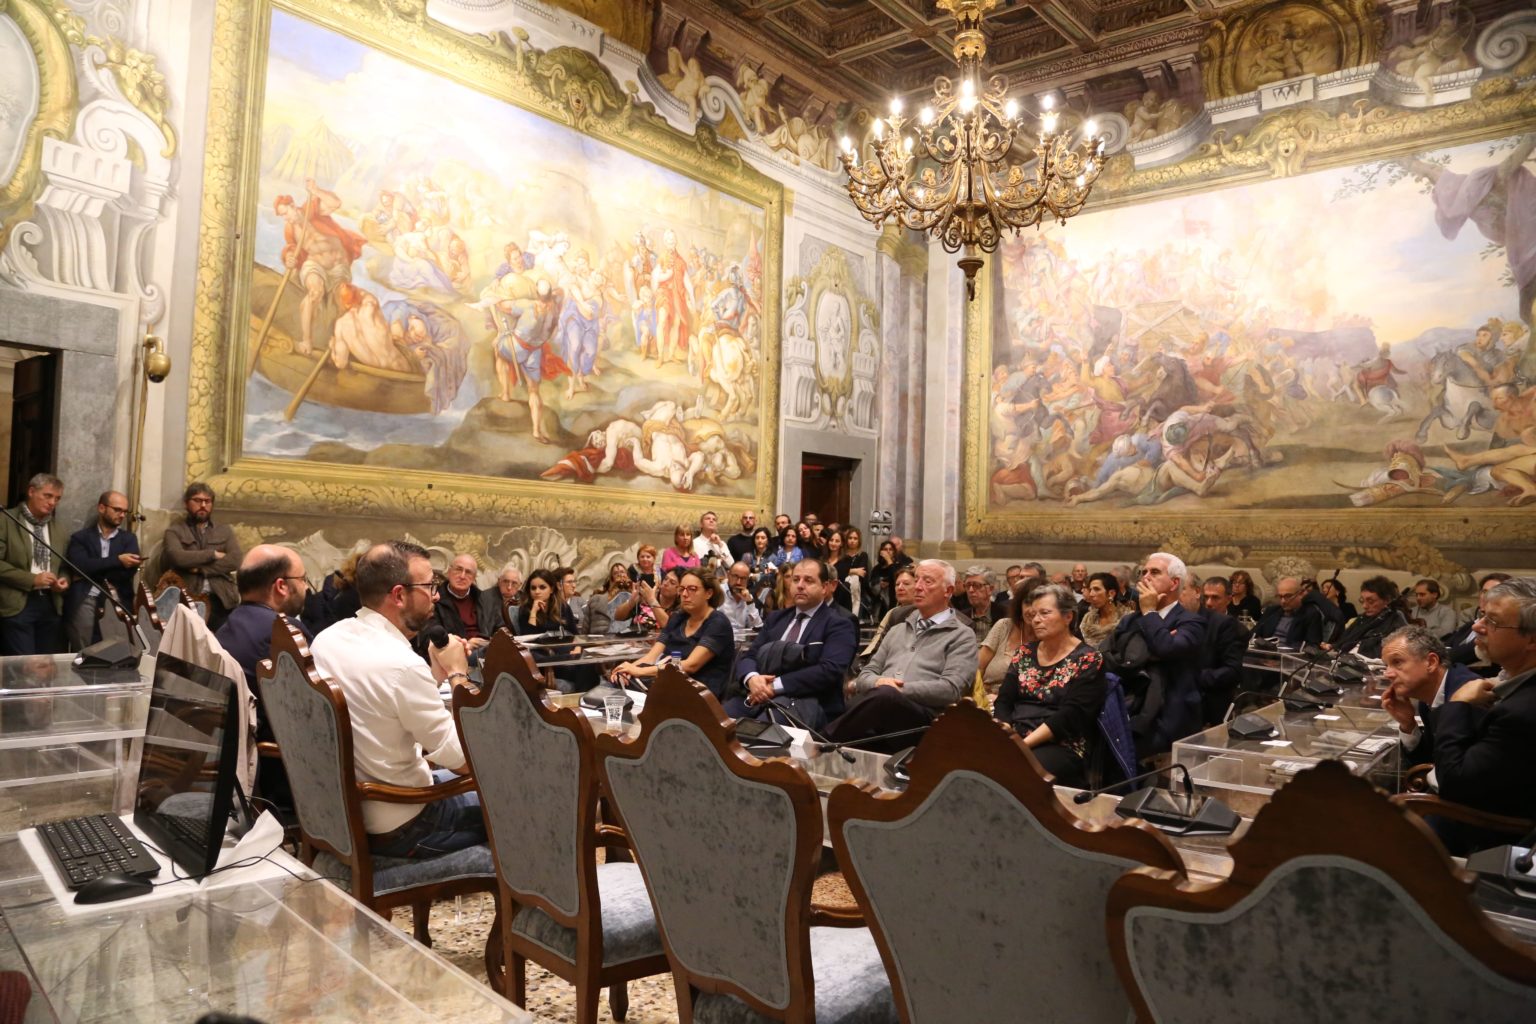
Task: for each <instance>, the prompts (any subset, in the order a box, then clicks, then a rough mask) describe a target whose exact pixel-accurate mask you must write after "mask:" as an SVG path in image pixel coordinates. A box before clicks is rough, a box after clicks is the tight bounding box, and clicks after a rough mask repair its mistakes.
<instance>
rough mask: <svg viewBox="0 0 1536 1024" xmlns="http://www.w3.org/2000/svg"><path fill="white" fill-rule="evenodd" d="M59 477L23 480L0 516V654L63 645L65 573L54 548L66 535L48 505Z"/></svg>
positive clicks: (53, 503) (49, 650)
mask: <svg viewBox="0 0 1536 1024" xmlns="http://www.w3.org/2000/svg"><path fill="white" fill-rule="evenodd" d="M62 497H64V482H63V481H62V480H60V479H59V478H58V477H56V476H53V475H52V474H50V473H39V474H37V475H36V476H34V477H33V478H32V479H31V480H30V481H28V482H27V500H26V501H23V502H22V503H21V504H20V505H17V506H16V507H15V508H14V509H12V510H11V514H12V515H14V516H15V517H16V519H17V520H20V522H19V523H18V522H15V521H13V520H11V519H9V518H5V517H0V654H5V655H9V656H16V655H24V654H56V653H58V652H59V651H61V650H63V646H62V643H61V641H62V623H63V616H62V613H63V607H64V591H66V590H68V589H69V577H67V576H65V575H64V574H63V572H62V568H63V566H62V565H61V560H60V558H59V556H58V555H57V554H55V553H54V552H53V551H50V550H49V548H50V547H52V548H54V549H58V548H61V547H63V545H64V542H65V540H66V539H67V535H66V534H65V533H64V531H63V530H62V529H60V528H59V527H58V526H57V525H56V524H55V523H54V521H53V520H54V516H53V511H54V509H56V508H58V506H59V499H60V498H62Z"/></svg>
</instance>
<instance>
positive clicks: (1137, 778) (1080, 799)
mask: <svg viewBox="0 0 1536 1024" xmlns="http://www.w3.org/2000/svg"><path fill="white" fill-rule="evenodd" d="M1174 771H1177V772H1178V773H1179V774H1180V776H1181V777H1182V778H1183V780H1184V793H1185V795H1186V796H1188V797H1193V796H1194V795H1195V784H1194V783H1193V782H1192V781H1190V778H1189V769H1188V768H1187V767H1185V766H1184V764H1182V763H1181V762H1179V761H1173V762H1171V763H1169V764H1166V765H1164V766H1163V767H1161V768H1154V769H1152V770H1151V771H1150V772H1142V773H1141V774H1140V775H1132V776H1131V777H1130V778H1128V779H1121V780H1120V781H1119V782H1112V783H1110V784H1109V785H1108V786H1100V787H1099V788H1098V789H1085V790H1083V791H1082V792H1081V793H1077V794H1075V795H1074V796H1073V797H1072V802H1073V803H1074V804H1086V803H1088V802H1089V801H1090V800H1093V799H1094V798H1095V797H1098V796H1102V795H1103V794H1105V793H1111V792H1114V791H1115V790H1117V789H1119V788H1120V787H1121V786H1129V785H1130V784H1131V783H1133V782H1145V781H1146V780H1147V779H1153V778H1156V777H1157V776H1159V775H1167V774H1169V773H1171V772H1174Z"/></svg>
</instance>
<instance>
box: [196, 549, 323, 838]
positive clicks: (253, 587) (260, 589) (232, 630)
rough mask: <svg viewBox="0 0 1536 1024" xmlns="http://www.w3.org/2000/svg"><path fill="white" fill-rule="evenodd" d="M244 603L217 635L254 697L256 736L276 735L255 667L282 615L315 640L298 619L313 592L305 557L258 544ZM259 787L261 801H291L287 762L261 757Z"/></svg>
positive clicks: (246, 567)
mask: <svg viewBox="0 0 1536 1024" xmlns="http://www.w3.org/2000/svg"><path fill="white" fill-rule="evenodd" d="M239 581H240V603H239V604H238V605H236V606H235V607H234V609H233V610H232V611H230V613H229V617H228V618H226V619H225V620H224V624H223V625H221V626H220V627H219V630H218V632H217V633H216V634H214V636H215V637H216V638H217V639H218V641H219V644H220V645H221V646H222V647H223V648H224V650H226V651H228V652H229V654H230V656H232V657H233V658H234V659H235V660H236V661H238V662H239V663H240V667H241V668H242V669H244V670H245V681H246V683H247V684H248V685H249V686H250V688H251V693H252V694H253V695H254V696H255V698H256V739H257V740H259V741H267V740H275V739H276V737H275V736H273V734H272V725H271V723H270V722H269V721H268V719H267V716H266V715H265V714H264V713H262V710H261V684H260V683H259V682H258V681H257V679H256V666H257V665H259V664H261V663H262V662H263V661H265V660H266V658H267V656H268V655H269V654H270V653H271V650H272V624H273V623H274V622H276V621H277V619H278V617H279V616H281V617H282V618H283V619H284V620H285V621H286V622H288V623H289V624H290V625H293V626H297V627H299V629H301V630H303V632H304V636H305V638H306V639H313V637H312V636H311V634H310V631H309V627H307V626H305V625H304V624H303V623H302V622H301V621H300V619H299V615H300V613H301V612H303V610H304V599H305V598H306V597H308V596H309V580H308V579H306V578H305V575H304V560H303V559H302V558H300V557H299V553H298V552H297V551H294V550H292V549H290V548H285V547H280V546H278V545H276V544H258V545H257V546H256V547H254V548H251V550H250V551H248V552H246V554H245V557H244V558H242V559H241V561H240V575H239ZM258 771H259V774H258V775H257V778H256V792H257V795H258V796H260V797H261V798H262V799H263V800H266V801H267V802H269V803H271V804H273V805H275V806H277V807H280V808H284V809H287V808H291V807H292V806H293V789H292V787H290V786H289V784H288V772H287V769H285V768H284V767H283V762H281V761H274V760H272V759H271V758H263V759H262V762H261V764H260V766H259V768H258Z"/></svg>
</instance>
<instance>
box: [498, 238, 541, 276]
mask: <svg viewBox="0 0 1536 1024" xmlns="http://www.w3.org/2000/svg"><path fill="white" fill-rule="evenodd" d="M502 255H503V257H505V258H504V259H503V260H502V261H501V266H499V267H497V268H496V280H498V281H500V280H501V279H502V278H504V277H506V276H507V275H508V274H522V273H526V272H527V271H530V270H532V269H533V256H531V255H530V254H528V253H526V252H524V251H523V249H522V247H521V246H519V245H518V244H517V243H516V242H508V243H507V245H506V248H504V249H503V250H502Z"/></svg>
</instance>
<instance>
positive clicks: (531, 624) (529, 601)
mask: <svg viewBox="0 0 1536 1024" xmlns="http://www.w3.org/2000/svg"><path fill="white" fill-rule="evenodd" d="M579 628H580V624H579V623H578V621H577V617H576V612H575V610H574V609H573V608H571V606H570V605H568V604H566V603H565V599H564V598H563V597H561V596H560V579H559V573H558V570H550V569H535V570H534V571H533V572H531V573H529V574H528V582H527V583H526V584H524V585H523V603H522V604H520V605H518V606H517V607H515V608H514V609H512V632H513V634H514V635H516V636H532V635H535V634H538V635H542V634H545V633H560V632H565V633H572V634H574V633H577V632H579ZM530 653H531V654H532V655H533V662H534V665H535V666H542V665H543V664H544V663H545V662H547V661H560V660H565V659H569V658H570V657H572V656H573V655H577V654H580V653H581V648H579V647H572V646H570V645H568V644H558V643H557V644H537V645H533V646H532V648H531V651H530ZM540 671H542V672H543V673H544V678H545V679H546V680H547V681H549V683H550V685H552V686H555V687H557V688H559V689H560V690H561V691H563V692H565V693H579V692H582V691H584V690H590V689H591V688H592V687H593V686H595V685H596V684H597V681H598V676H597V670H596V669H595V668H590V667H588V666H585V665H565V666H562V667H561V668H560V671H559V672H558V673H556V672H555V671H554V670H553V669H549V668H540Z"/></svg>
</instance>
